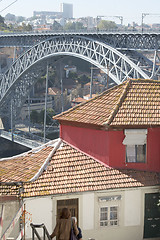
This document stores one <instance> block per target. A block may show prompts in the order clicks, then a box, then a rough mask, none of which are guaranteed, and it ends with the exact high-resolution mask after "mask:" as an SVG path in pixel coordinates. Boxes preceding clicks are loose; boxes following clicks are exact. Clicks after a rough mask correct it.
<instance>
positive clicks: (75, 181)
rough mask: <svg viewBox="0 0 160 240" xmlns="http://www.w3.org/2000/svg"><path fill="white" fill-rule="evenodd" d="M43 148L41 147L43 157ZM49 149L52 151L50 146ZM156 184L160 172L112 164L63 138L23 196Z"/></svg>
mask: <svg viewBox="0 0 160 240" xmlns="http://www.w3.org/2000/svg"><path fill="white" fill-rule="evenodd" d="M50 150H51V149H50ZM44 152H45V149H42V153H43V154H42V155H41V158H43V155H44ZM46 152H47V154H49V152H48V148H46ZM47 154H46V155H47ZM23 168H24V169H25V165H24V167H23ZM8 174H9V171H8ZM21 180H22V179H21ZM24 180H25V178H24ZM155 185H160V179H159V174H158V173H151V172H145V171H135V170H120V169H114V168H110V167H108V166H104V165H103V164H102V163H99V162H98V161H96V160H95V159H93V158H91V157H89V156H87V155H85V154H84V153H82V152H80V151H78V150H77V149H75V148H74V147H72V146H70V145H68V144H67V143H65V142H61V145H60V147H59V148H58V149H57V150H56V152H55V153H54V154H53V156H52V157H51V160H50V162H49V165H48V167H47V168H46V169H45V170H44V171H43V173H42V174H41V175H40V176H39V177H38V178H37V179H36V180H35V181H33V182H28V183H24V186H23V187H24V193H23V197H34V196H45V195H52V194H53V195H55V194H65V193H75V192H85V191H98V190H107V189H118V188H132V187H144V186H155ZM13 188H14V189H13ZM0 193H1V196H2V195H6V194H8V195H15V194H16V193H17V194H18V188H16V186H13V187H12V186H6V185H2V186H0Z"/></svg>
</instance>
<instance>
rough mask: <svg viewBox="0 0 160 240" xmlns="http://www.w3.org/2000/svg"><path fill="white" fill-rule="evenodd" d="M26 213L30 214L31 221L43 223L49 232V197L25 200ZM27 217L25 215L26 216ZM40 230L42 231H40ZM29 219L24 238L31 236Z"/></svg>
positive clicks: (50, 213)
mask: <svg viewBox="0 0 160 240" xmlns="http://www.w3.org/2000/svg"><path fill="white" fill-rule="evenodd" d="M25 205H26V211H27V212H28V215H29V216H30V214H32V223H33V224H41V223H44V224H45V226H46V228H47V230H48V231H49V233H51V231H52V199H51V197H45V198H44V197H41V198H39V197H37V198H30V199H26V200H25ZM26 218H27V216H26ZM41 232H42V231H41ZM31 236H32V231H31V227H30V221H28V223H27V225H26V239H28V238H31Z"/></svg>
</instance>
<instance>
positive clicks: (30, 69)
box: [0, 36, 149, 115]
mask: <svg viewBox="0 0 160 240" xmlns="http://www.w3.org/2000/svg"><path fill="white" fill-rule="evenodd" d="M60 55H62V56H64V55H70V56H74V57H78V58H81V59H83V60H85V61H88V62H90V63H91V64H93V65H95V66H96V67H98V68H99V69H101V70H102V71H103V72H104V73H106V74H108V75H109V77H110V78H111V79H112V80H113V81H114V82H115V83H116V84H120V83H122V82H123V81H124V80H126V79H127V78H149V76H148V75H147V74H146V73H145V72H144V71H142V70H141V69H140V67H139V66H137V65H136V64H135V63H134V62H132V61H131V60H130V59H129V58H128V57H126V56H125V55H123V54H122V53H120V52H119V51H117V50H116V49H114V48H112V47H110V46H108V45H106V44H105V43H103V42H100V41H97V40H94V39H91V38H86V37H82V36H79V37H78V36H57V37H52V38H51V39H48V40H45V41H43V42H41V43H39V44H37V45H35V46H33V47H32V48H30V49H29V50H27V51H26V52H25V53H24V54H23V55H21V56H20V57H19V58H18V59H17V60H16V61H15V62H14V63H13V64H12V65H11V67H10V68H9V69H8V71H7V72H6V73H5V74H4V76H3V77H2V79H1V82H0V114H2V115H5V113H7V112H9V108H10V104H11V99H12V106H13V108H14V112H15V114H17V113H18V110H17V109H20V108H21V106H22V103H23V102H24V99H25V98H26V96H27V94H28V91H29V88H30V87H31V86H32V85H33V84H34V83H35V81H36V79H37V76H38V75H39V74H40V70H39V69H41V67H40V68H39V67H38V66H42V65H43V64H42V65H41V63H42V62H43V61H44V60H45V59H48V58H50V57H55V56H60Z"/></svg>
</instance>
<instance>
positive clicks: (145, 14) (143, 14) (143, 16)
mask: <svg viewBox="0 0 160 240" xmlns="http://www.w3.org/2000/svg"><path fill="white" fill-rule="evenodd" d="M147 15H149V13H142V33H143V27H144V18H145V16H147Z"/></svg>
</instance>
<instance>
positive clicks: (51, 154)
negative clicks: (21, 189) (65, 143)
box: [29, 138, 62, 182]
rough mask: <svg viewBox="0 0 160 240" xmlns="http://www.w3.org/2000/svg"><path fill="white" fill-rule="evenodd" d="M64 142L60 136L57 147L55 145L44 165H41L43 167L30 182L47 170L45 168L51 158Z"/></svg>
mask: <svg viewBox="0 0 160 240" xmlns="http://www.w3.org/2000/svg"><path fill="white" fill-rule="evenodd" d="M61 143H62V140H61V138H59V140H58V142H57V143H56V144H55V147H53V150H52V151H51V152H50V154H49V155H48V157H47V158H46V160H45V162H44V163H43V165H42V166H41V168H40V169H39V171H38V172H37V173H36V174H35V175H34V177H32V178H31V179H30V180H29V182H34V181H35V180H36V179H37V178H38V177H39V176H40V175H41V174H42V172H43V171H44V170H45V168H46V167H47V166H48V163H49V161H50V160H51V158H52V156H53V155H54V153H55V152H56V151H57V149H58V148H59V147H60V145H61Z"/></svg>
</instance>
